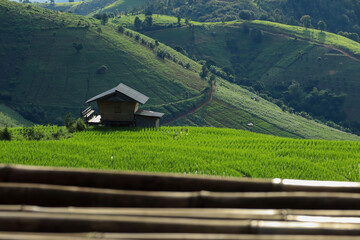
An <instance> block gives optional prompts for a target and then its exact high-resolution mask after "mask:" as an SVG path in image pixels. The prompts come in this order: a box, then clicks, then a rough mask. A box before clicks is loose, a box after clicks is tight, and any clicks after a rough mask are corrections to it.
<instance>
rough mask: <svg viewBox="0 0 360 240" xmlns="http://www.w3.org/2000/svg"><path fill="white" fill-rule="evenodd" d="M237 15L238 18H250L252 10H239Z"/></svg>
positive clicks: (252, 15) (252, 14)
mask: <svg viewBox="0 0 360 240" xmlns="http://www.w3.org/2000/svg"><path fill="white" fill-rule="evenodd" d="M239 17H240V19H243V20H251V19H253V18H254V13H253V11H249V10H240V12H239Z"/></svg>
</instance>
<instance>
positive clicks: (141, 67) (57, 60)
mask: <svg viewBox="0 0 360 240" xmlns="http://www.w3.org/2000/svg"><path fill="white" fill-rule="evenodd" d="M28 6H30V5H28ZM28 6H26V5H21V4H17V3H13V2H8V1H5V0H2V1H1V10H2V14H1V16H2V22H6V24H2V26H1V28H2V29H1V31H2V32H3V33H4V35H3V36H4V38H3V44H2V45H1V51H2V52H3V53H4V54H5V55H3V57H4V59H5V58H6V59H8V61H7V63H5V62H4V61H1V62H2V63H5V64H1V66H0V70H1V71H2V72H4V73H5V74H6V75H5V77H4V78H2V79H1V81H0V85H1V89H2V90H3V91H5V90H6V91H8V92H10V95H11V99H10V100H9V99H4V100H3V101H4V102H6V103H7V104H8V105H10V106H11V107H13V108H14V109H18V110H19V111H20V113H22V114H23V115H24V116H26V117H28V118H30V119H32V120H34V121H35V122H43V123H48V122H58V123H62V122H63V121H62V117H61V116H64V114H66V112H69V111H71V112H73V113H74V114H75V115H77V114H78V112H79V111H80V110H81V108H82V107H83V103H84V101H85V100H86V99H88V98H90V97H92V96H94V95H96V94H98V93H99V92H102V91H105V90H107V89H109V88H112V87H114V86H116V85H117V84H118V83H119V82H123V83H125V84H128V85H129V86H131V87H133V88H135V89H137V90H138V91H140V92H143V93H144V94H146V95H148V96H149V97H150V101H149V105H152V106H156V108H157V110H160V111H164V112H166V113H167V115H168V117H169V118H171V114H176V113H177V112H181V111H183V110H186V108H187V106H186V104H182V103H181V104H179V102H185V103H187V104H196V103H197V102H198V101H200V100H201V99H199V98H201V97H202V96H203V95H204V94H203V93H202V92H203V91H204V90H205V89H206V87H208V83H207V82H206V81H204V80H201V79H200V77H199V75H198V73H197V72H196V71H197V69H198V68H199V66H198V65H197V64H196V63H194V62H192V61H191V60H190V59H188V61H189V62H190V65H192V66H193V67H192V70H188V69H184V67H182V66H180V65H179V64H177V63H175V62H174V61H170V60H168V59H164V60H163V59H161V58H159V57H157V56H156V50H157V49H163V50H164V51H165V50H166V49H167V48H166V46H163V45H162V44H161V45H160V46H158V47H156V49H155V51H154V50H151V49H150V48H149V47H146V46H144V45H142V44H140V43H138V42H137V41H136V40H135V39H134V36H135V34H133V33H132V32H131V35H132V36H133V37H129V36H127V35H125V34H121V33H118V32H117V31H116V30H115V29H113V28H112V27H111V26H103V25H100V24H99V23H98V22H97V21H96V20H94V19H87V18H84V17H80V16H76V15H73V14H63V13H56V12H52V11H50V10H45V9H42V8H36V7H31V6H30V7H28ZM5 20H6V21H5ZM100 30H101V33H100V32H99V31H100ZM149 41H150V40H149ZM74 43H76V44H80V43H81V44H82V46H83V49H81V50H79V51H78V52H77V51H76V49H75V48H74V47H73V44H74ZM12 49H16V51H13V50H12ZM171 51H173V52H174V54H177V53H176V51H174V50H171V49H169V50H168V52H170V53H171ZM178 55H180V54H178ZM179 58H180V59H182V58H184V57H182V56H180V57H179ZM185 61H187V60H186V59H185V60H183V62H185ZM103 65H105V66H106V67H107V69H108V70H107V71H106V73H105V74H99V73H97V70H98V68H99V67H101V66H103ZM167 106H170V107H169V108H167ZM183 108H185V109H183Z"/></svg>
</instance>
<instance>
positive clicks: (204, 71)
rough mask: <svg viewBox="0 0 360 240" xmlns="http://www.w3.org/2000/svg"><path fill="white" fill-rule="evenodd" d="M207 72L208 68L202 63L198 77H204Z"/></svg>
mask: <svg viewBox="0 0 360 240" xmlns="http://www.w3.org/2000/svg"><path fill="white" fill-rule="evenodd" d="M208 74H209V69H208V68H207V66H206V65H203V66H202V68H201V72H200V77H201V78H206V77H207V75H208Z"/></svg>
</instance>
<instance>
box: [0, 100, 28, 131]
mask: <svg viewBox="0 0 360 240" xmlns="http://www.w3.org/2000/svg"><path fill="white" fill-rule="evenodd" d="M31 125H33V123H32V122H30V121H27V120H26V119H24V118H23V117H22V116H21V115H20V114H19V113H17V112H15V111H14V110H12V109H11V108H9V107H7V106H5V105H3V104H0V128H2V127H6V126H8V127H19V126H31Z"/></svg>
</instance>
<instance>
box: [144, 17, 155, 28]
mask: <svg viewBox="0 0 360 240" xmlns="http://www.w3.org/2000/svg"><path fill="white" fill-rule="evenodd" d="M144 25H145V27H147V28H150V27H151V26H152V25H153V18H152V17H151V16H147V17H146V18H145V20H144Z"/></svg>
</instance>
